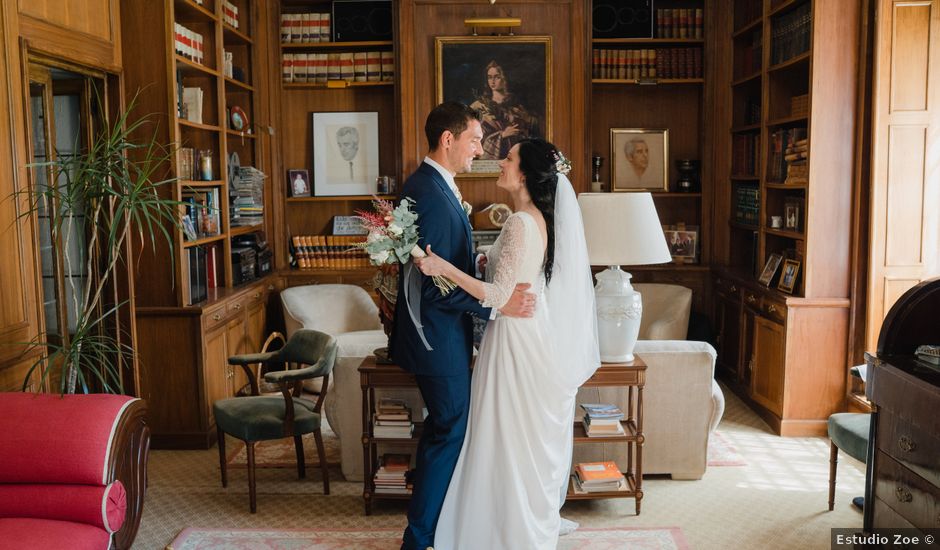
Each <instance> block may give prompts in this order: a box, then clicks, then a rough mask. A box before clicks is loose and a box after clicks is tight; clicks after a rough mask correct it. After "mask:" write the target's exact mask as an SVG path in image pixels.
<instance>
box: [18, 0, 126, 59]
mask: <svg viewBox="0 0 940 550" xmlns="http://www.w3.org/2000/svg"><path fill="white" fill-rule="evenodd" d="M17 6H18V11H19V26H20V35H21V36H22V37H24V38H27V39H29V40H31V41H32V42H33V43H34V47H35V49H36V50H38V51H42V52H44V53H48V54H50V55H53V56H55V57H62V58H65V59H69V60H71V61H75V62H78V63H81V64H84V65H87V66H90V67H99V68H103V69H107V70H109V71H118V70H120V68H121V66H122V61H121V27H120V20H121V18H120V11H121V10H120V0H18V2H17Z"/></svg>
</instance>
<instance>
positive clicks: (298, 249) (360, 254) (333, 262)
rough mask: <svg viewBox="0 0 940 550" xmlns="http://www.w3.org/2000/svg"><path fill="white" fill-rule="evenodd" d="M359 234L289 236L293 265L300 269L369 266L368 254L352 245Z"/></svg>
mask: <svg viewBox="0 0 940 550" xmlns="http://www.w3.org/2000/svg"><path fill="white" fill-rule="evenodd" d="M364 240H365V239H364V237H363V236H361V235H349V236H346V235H294V236H293V237H291V241H290V244H291V253H292V254H293V256H294V261H293V262H292V264H293V265H296V267H298V268H300V269H352V268H358V267H369V265H370V264H369V255H368V254H367V253H366V251H365V250H362V249H361V248H358V247H356V246H354V245H355V244H356V243H361V242H363V241H364Z"/></svg>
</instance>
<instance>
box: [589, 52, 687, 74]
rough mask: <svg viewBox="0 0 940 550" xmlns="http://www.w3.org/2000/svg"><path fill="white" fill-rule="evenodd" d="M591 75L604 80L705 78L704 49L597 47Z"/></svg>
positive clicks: (593, 54)
mask: <svg viewBox="0 0 940 550" xmlns="http://www.w3.org/2000/svg"><path fill="white" fill-rule="evenodd" d="M591 75H592V77H593V78H601V79H620V80H623V79H636V78H702V48H655V49H653V48H644V49H627V50H617V49H607V48H595V49H594V50H593V52H592V62H591Z"/></svg>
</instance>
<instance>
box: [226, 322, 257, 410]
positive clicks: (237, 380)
mask: <svg viewBox="0 0 940 550" xmlns="http://www.w3.org/2000/svg"><path fill="white" fill-rule="evenodd" d="M225 333H226V342H227V344H228V355H242V354H245V353H256V352H258V351H259V349H258V348H257V347H252V346H250V345H248V338H247V336H246V335H245V314H244V313H243V314H242V315H239V316H237V317H235V318H234V319H232V320H231V321H229V322H228V324H227V325H225ZM225 363H226V366H225V368H226V372H227V375H228V384H227V387H226V395H225V396H226V397H232V396H233V395H235V392H237V391H238V390H239V389H240V388H241V387H242V386H244V385H245V384H247V383H248V379H247V378H246V377H245V369H243V368H241V367H239V366H229V365H228V356H226V357H225Z"/></svg>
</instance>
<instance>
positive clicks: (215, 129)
mask: <svg viewBox="0 0 940 550" xmlns="http://www.w3.org/2000/svg"><path fill="white" fill-rule="evenodd" d="M177 122H179V125H180V126H184V127H186V128H193V129H195V130H205V131H207V132H218V131H221V128H219V127H218V126H213V125H212V124H203V123H201V122H190V121H188V120H186V119H185V118H180V119H177Z"/></svg>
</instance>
